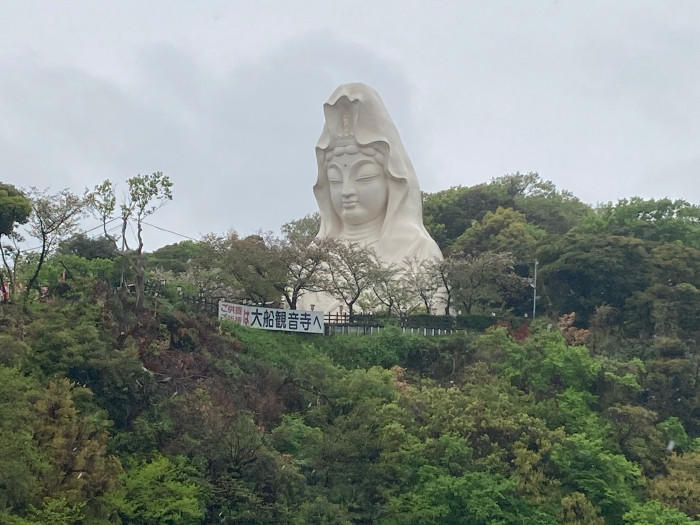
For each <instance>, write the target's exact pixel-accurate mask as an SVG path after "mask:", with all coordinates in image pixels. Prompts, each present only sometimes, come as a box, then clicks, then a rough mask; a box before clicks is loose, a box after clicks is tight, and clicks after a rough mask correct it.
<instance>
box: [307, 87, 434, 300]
mask: <svg viewBox="0 0 700 525" xmlns="http://www.w3.org/2000/svg"><path fill="white" fill-rule="evenodd" d="M323 112H324V115H325V123H324V126H323V131H322V132H321V137H320V138H319V139H318V142H317V143H316V161H317V164H318V178H317V180H316V184H315V185H314V195H315V196H316V201H317V202H318V206H319V210H320V215H321V227H320V230H319V232H318V236H317V237H318V238H319V239H324V238H330V239H339V240H343V241H347V242H356V243H358V244H360V245H362V246H367V247H370V248H372V249H373V250H374V251H375V253H376V254H377V256H378V258H379V260H380V261H381V262H382V263H384V264H385V265H387V266H388V265H395V267H397V268H401V267H402V266H405V264H406V261H407V260H409V259H411V260H413V261H416V260H417V261H419V262H420V261H424V262H426V263H427V262H429V261H434V260H436V259H437V260H442V252H441V251H440V248H438V245H437V244H436V243H435V241H434V240H433V239H432V238H431V237H430V235H429V234H428V232H427V231H426V229H425V226H424V225H423V206H422V201H421V192H420V188H419V186H418V179H417V178H416V174H415V171H414V169H413V165H412V164H411V161H410V159H409V158H408V155H406V152H405V151H404V147H403V144H402V142H401V139H400V137H399V133H398V131H397V130H396V127H395V126H394V123H393V122H392V120H391V117H390V116H389V113H388V112H387V110H386V107H385V106H384V103H383V102H382V99H381V98H380V97H379V94H378V93H377V92H376V91H375V90H374V89H372V88H370V87H369V86H367V85H365V84H361V83H351V84H343V85H341V86H339V87H338V88H337V89H336V90H335V91H334V92H333V94H332V95H331V96H330V98H329V99H328V100H327V101H326V103H325V104H324V105H323ZM303 302H304V303H305V305H306V306H307V307H308V305H309V304H313V303H315V304H316V308H317V309H318V310H324V311H335V310H336V309H337V308H338V307H339V306H340V303H339V302H338V301H335V300H333V299H331V298H330V297H329V296H325V294H310V295H309V296H308V297H305V298H304V301H303Z"/></svg>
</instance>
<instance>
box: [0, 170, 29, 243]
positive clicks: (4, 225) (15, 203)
mask: <svg viewBox="0 0 700 525" xmlns="http://www.w3.org/2000/svg"><path fill="white" fill-rule="evenodd" d="M31 213H32V201H31V200H30V199H28V198H27V197H26V196H25V195H24V193H22V192H21V191H19V190H18V189H17V188H15V187H14V186H12V185H11V184H3V183H1V182H0V236H2V235H5V236H9V235H10V234H11V233H12V232H13V231H14V228H15V226H16V225H17V224H25V223H26V222H27V221H28V220H29V216H30V214H31Z"/></svg>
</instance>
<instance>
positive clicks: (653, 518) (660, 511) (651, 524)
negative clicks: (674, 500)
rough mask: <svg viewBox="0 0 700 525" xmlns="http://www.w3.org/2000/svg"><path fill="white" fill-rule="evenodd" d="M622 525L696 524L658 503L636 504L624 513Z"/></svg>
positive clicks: (685, 516) (683, 515) (680, 513)
mask: <svg viewBox="0 0 700 525" xmlns="http://www.w3.org/2000/svg"><path fill="white" fill-rule="evenodd" d="M623 519H624V523H625V524H628V525H693V524H697V523H698V522H697V521H695V520H693V519H691V518H690V517H688V516H687V515H685V514H683V513H682V512H679V511H677V510H674V509H671V508H668V507H664V506H663V505H662V504H661V503H659V502H658V501H654V500H652V501H647V502H646V503H643V504H638V505H635V506H634V507H632V509H631V510H630V511H628V512H626V513H625V515H624V516H623Z"/></svg>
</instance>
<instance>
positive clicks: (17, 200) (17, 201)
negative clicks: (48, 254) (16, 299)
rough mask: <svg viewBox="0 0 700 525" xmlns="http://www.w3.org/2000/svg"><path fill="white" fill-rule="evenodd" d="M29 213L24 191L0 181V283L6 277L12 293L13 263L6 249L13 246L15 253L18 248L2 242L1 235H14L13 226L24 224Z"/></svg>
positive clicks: (30, 206) (28, 202)
mask: <svg viewBox="0 0 700 525" xmlns="http://www.w3.org/2000/svg"><path fill="white" fill-rule="evenodd" d="M31 213H32V201H31V200H30V199H29V198H27V197H26V196H25V195H24V193H22V192H21V191H19V190H18V189H17V188H15V187H14V186H12V185H11V184H3V183H0V256H1V257H2V262H3V266H4V270H3V271H0V285H3V284H4V283H5V279H7V280H8V281H9V287H10V292H11V294H12V295H14V288H15V281H14V276H15V271H14V266H15V265H14V264H13V265H12V266H10V263H9V262H8V259H9V260H12V258H11V254H10V253H6V251H9V252H12V251H13V248H14V251H15V253H16V252H17V249H18V248H17V245H16V244H15V246H14V247H13V246H12V245H11V244H6V243H4V241H3V238H2V237H3V235H4V236H5V237H8V238H12V237H14V235H15V231H14V230H15V226H17V225H18V224H25V223H26V222H27V221H28V220H29V216H30V214H31ZM15 238H16V237H15Z"/></svg>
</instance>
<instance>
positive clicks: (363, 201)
mask: <svg viewBox="0 0 700 525" xmlns="http://www.w3.org/2000/svg"><path fill="white" fill-rule="evenodd" d="M386 153H387V147H386V144H384V143H381V142H374V143H372V144H367V145H366V146H361V145H359V144H357V142H356V141H354V140H352V141H350V140H345V141H342V142H341V143H340V144H336V145H335V146H334V147H333V148H331V149H329V150H328V151H327V152H326V154H325V168H326V178H327V179H328V188H329V192H330V199H331V204H332V207H333V211H334V212H335V214H336V215H337V216H338V218H339V220H340V221H341V222H342V223H343V225H349V226H363V225H368V224H371V223H373V224H376V226H377V228H379V229H381V225H382V223H383V222H384V217H385V214H386V208H387V202H388V200H389V181H388V180H387V173H386V167H385V159H386Z"/></svg>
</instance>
